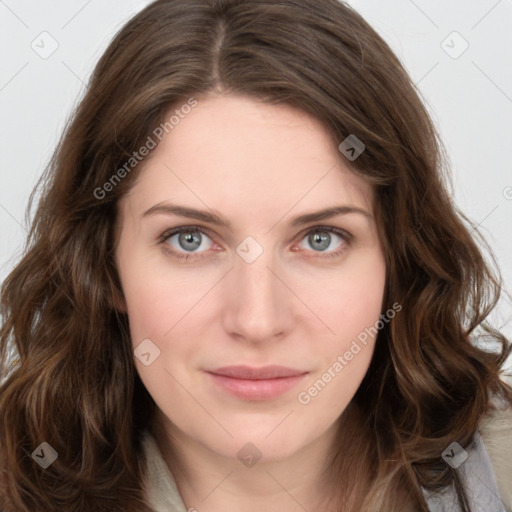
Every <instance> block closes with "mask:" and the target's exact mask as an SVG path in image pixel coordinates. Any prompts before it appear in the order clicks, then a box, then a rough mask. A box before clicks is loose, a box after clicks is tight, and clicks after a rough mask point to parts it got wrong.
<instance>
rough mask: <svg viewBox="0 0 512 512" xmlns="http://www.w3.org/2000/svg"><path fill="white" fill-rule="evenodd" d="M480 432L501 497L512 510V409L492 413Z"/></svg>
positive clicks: (501, 409)
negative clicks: (511, 483)
mask: <svg viewBox="0 0 512 512" xmlns="http://www.w3.org/2000/svg"><path fill="white" fill-rule="evenodd" d="M478 430H479V432H480V435H481V436H482V440H483V442H484V445H485V448H486V450H487V454H488V455H489V459H490V461H491V464H492V467H493V470H494V475H495V477H496V483H497V485H498V489H499V492H500V497H501V499H502V501H503V502H504V504H505V505H506V506H507V507H508V508H509V509H511V510H512V486H511V485H510V482H511V481H512V407H510V406H509V407H507V408H503V407H500V408H497V409H495V410H492V411H490V412H489V413H488V414H487V415H486V416H485V417H484V418H483V419H482V421H481V423H480V426H479V428H478Z"/></svg>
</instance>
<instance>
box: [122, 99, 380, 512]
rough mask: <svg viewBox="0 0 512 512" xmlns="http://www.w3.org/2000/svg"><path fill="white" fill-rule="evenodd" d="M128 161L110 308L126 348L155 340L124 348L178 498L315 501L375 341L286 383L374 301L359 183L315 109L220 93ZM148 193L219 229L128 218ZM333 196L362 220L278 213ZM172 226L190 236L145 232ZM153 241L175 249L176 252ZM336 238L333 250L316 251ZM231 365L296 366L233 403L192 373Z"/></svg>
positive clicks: (322, 356)
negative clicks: (134, 168)
mask: <svg viewBox="0 0 512 512" xmlns="http://www.w3.org/2000/svg"><path fill="white" fill-rule="evenodd" d="M340 142H341V141H340ZM141 166H142V170H141V172H140V174H139V175H138V177H137V180H136V183H135V185H134V187H133V188H132V189H131V190H130V192H129V193H128V194H126V195H125V196H124V197H123V198H122V199H121V200H120V202H119V205H118V206H119V218H118V221H119V239H118V244H117V247H116V262H117V266H118V270H119V275H120V279H121V284H122V289H123V293H124V301H123V303H122V304H121V305H120V309H121V310H123V311H124V312H126V313H127V314H128V317H129V321H130V331H131V338H132V342H133V348H134V349H135V348H136V347H137V346H138V345H139V344H140V343H141V342H142V340H144V339H148V338H149V339H150V340H151V341H152V343H154V345H155V346H157V347H158V349H159V350H160V355H159V356H158V357H157V358H156V359H154V361H153V362H152V363H151V364H150V365H148V366H146V365H144V364H142V362H141V361H140V360H139V359H138V358H137V357H135V358H134V360H135V363H136V367H137V371H138V373H139V375H140V377H141V379H142V381H143V383H144V385H145V386H146V387H147V389H148V391H149V393H150V394H151V396H152V397H153V399H154V400H155V402H156V404H157V406H158V409H159V410H158V414H157V418H156V422H155V427H154V431H155V436H156V439H157V443H158V445H159V447H160V449H161V451H162V454H163V456H164V458H165V460H166V462H167V464H168V465H169V467H170V468H171V470H172V472H173V474H174V477H175V479H176V482H177V485H178V488H179V490H180V494H181V496H182V498H183V501H184V503H185V505H186V507H187V508H192V507H194V508H195V509H197V510H198V511H201V512H206V511H207V512H217V511H221V510H222V511H226V510H241V511H261V510H265V511H270V512H272V511H283V510H286V511H289V512H295V511H301V512H303V510H304V508H305V509H306V510H315V507H317V508H316V509H317V510H318V509H321V508H318V507H322V506H326V505H325V495H326V493H327V491H328V489H327V488H326V487H327V486H326V483H325V482H326V480H325V478H323V477H322V472H323V471H324V469H325V466H326V461H327V460H328V458H329V456H330V454H332V453H333V446H334V445H335V444H338V442H337V441H336V439H335V431H336V427H337V424H338V421H339V418H340V416H341V414H342V413H343V411H344V410H345V408H346V407H347V405H348V404H349V402H350V401H351V399H352V397H353V396H354V394H355V392H356V390H357V388H358V386H359V385H360V383H361V381H362V379H363V377H364V375H365V373H366V371H367V369H368V366H369V364H370V360H371V357H372V354H373V348H374V343H375V339H374V338H373V339H372V338H371V337H370V338H369V339H368V344H367V345H366V346H365V347H364V348H363V349H362V350H361V351H360V352H359V353H358V354H357V355H355V356H354V357H353V359H352V360H351V361H349V362H348V364H347V365H346V366H344V368H343V370H342V371H340V372H339V373H337V374H336V376H335V377H334V378H332V380H331V382H329V383H328V384H327V385H326V386H325V388H324V389H323V390H322V391H321V392H319V393H318V394H317V395H316V396H315V397H314V398H312V399H311V401H310V402H309V403H308V404H306V405H304V404H301V403H299V401H298V399H297V395H298V393H299V392H301V391H305V390H306V391H307V390H308V388H309V387H310V386H311V385H312V384H313V383H314V382H315V381H317V380H318V379H319V378H321V376H322V374H324V373H325V372H326V371H327V369H328V368H329V367H332V365H333V363H334V362H335V361H336V360H337V358H338V356H339V355H343V354H344V353H345V352H346V351H347V350H348V349H349V347H350V345H351V343H352V342H353V340H355V339H356V337H357V336H358V334H360V333H361V332H362V331H363V330H364V329H365V328H366V327H369V326H373V325H374V324H375V322H376V321H377V320H378V319H379V315H380V314H381V313H382V301H383V294H384V287H385V278H386V267H385V261H384V255H383V251H382V247H381V245H380V243H379V237H378V233H377V228H376V223H375V219H374V213H373V201H374V199H373V190H372V188H371V186H370V185H369V184H368V183H367V182H365V181H364V180H363V179H362V178H361V177H358V176H357V175H355V174H354V173H353V172H351V170H350V168H349V167H348V161H347V160H346V159H345V157H344V156H343V155H341V153H340V152H339V150H338V148H337V144H336V143H335V142H334V141H332V140H331V138H330V136H329V134H328V133H327V131H326V130H325V128H324V127H323V126H322V125H321V124H320V123H319V122H318V121H317V120H316V119H315V118H312V117H310V116H309V115H306V114H305V113H303V112H302V111H299V110H297V109H294V108H292V107H290V106H287V105H278V106H269V105H265V104H263V103H260V102H257V101H255V100H254V99H250V98H246V97H243V96H233V95H229V96H226V95H217V94H216V95H213V94H210V95H208V96H207V97H205V98H202V99H200V100H199V103H198V105H197V106H196V107H195V108H194V109H193V110H192V111H191V112H190V113H189V114H188V115H187V116H186V117H185V118H184V119H182V120H181V121H180V123H179V124H178V125H176V126H175V127H174V129H173V130H172V131H171V132H170V133H169V134H168V135H165V136H164V138H163V140H162V142H161V143H160V144H159V145H158V146H157V147H156V148H155V149H154V150H153V151H152V152H151V155H150V157H148V158H147V159H146V160H145V161H144V162H143V163H142V164H141ZM162 202H171V203H173V204H179V205H184V206H188V207H191V208H196V209H201V210H209V211H210V212H211V211H214V212H215V213H217V214H218V215H219V216H220V217H222V218H224V219H226V220H228V221H230V222H231V224H232V225H231V227H230V228H228V227H224V226H216V225H212V224H210V223H207V222H203V221H198V220H195V219H191V218H183V217H178V216H175V215H169V214H165V213H155V214H153V215H147V216H143V213H144V212H145V211H147V210H148V209H149V208H151V207H152V206H154V205H156V204H159V203H162ZM337 205H352V206H356V207H358V208H361V209H363V210H365V211H366V212H368V214H369V216H365V215H363V214H359V213H348V214H344V215H337V216H335V217H332V218H329V219H324V220H321V221H316V222H310V223H308V224H306V225H304V226H298V227H297V226H295V227H294V226H292V225H291V224H290V222H291V219H293V218H294V217H295V216H298V215H301V214H304V213H310V212H314V211H318V210H321V209H324V208H327V207H330V206H337ZM180 226H192V227H195V226H199V227H202V228H204V229H205V231H206V234H201V233H200V234H199V235H196V236H199V237H200V238H201V240H202V241H201V245H200V247H198V248H193V249H190V245H187V240H184V241H183V240H182V243H181V244H180V239H179V234H178V235H174V236H172V237H171V238H169V239H167V240H166V241H163V242H162V241H161V236H162V234H164V233H165V232H166V231H169V230H170V229H171V228H177V227H180ZM318 226H323V227H324V228H325V227H331V226H332V227H335V228H339V229H343V230H345V231H347V232H348V233H350V235H351V236H352V239H351V241H350V242H349V241H347V240H345V239H343V238H342V237H341V236H339V235H337V234H336V233H328V234H327V238H328V237H329V236H330V242H329V240H327V241H326V243H325V245H326V246H327V248H324V249H322V247H325V246H322V245H321V244H320V246H319V245H318V244H315V240H314V239H311V237H309V238H308V234H311V233H312V234H315V233H316V234H318V235H322V233H324V236H325V229H318ZM193 234H194V233H192V235H193ZM248 236H251V237H253V238H254V239H255V240H256V241H257V242H258V244H259V245H260V246H261V247H262V248H263V253H262V254H261V255H259V256H258V257H257V258H256V259H255V260H254V261H253V262H252V263H247V262H246V261H245V260H244V259H243V258H242V257H240V256H239V254H238V253H237V252H236V249H237V247H238V246H239V245H240V244H241V242H242V241H243V240H244V239H245V238H246V237H248ZM183 244H184V245H183ZM166 247H167V248H170V249H174V250H175V251H176V252H178V253H181V254H183V255H186V254H189V255H190V257H189V259H186V260H185V259H178V258H177V257H174V256H172V254H171V253H169V252H168V251H166V250H165V248H166ZM194 247H196V246H194ZM187 248H188V252H187ZM338 249H342V252H341V254H340V255H338V256H335V257H329V254H333V253H335V252H336V251H337V250H338ZM193 254H195V255H196V258H195V259H194V258H193V256H192V255H193ZM197 255H200V256H203V257H202V258H201V257H197ZM235 364H245V365H249V366H253V367H261V366H265V365H270V364H279V365H284V366H288V367H292V368H296V369H301V370H303V371H307V372H309V373H308V375H307V376H306V377H305V378H304V379H303V381H301V382H300V383H299V384H298V385H297V386H296V387H295V388H293V389H292V390H290V391H288V392H286V393H285V394H284V395H282V396H280V397H278V398H274V399H270V400H264V401H253V400H243V399H240V398H237V397H233V396H231V395H228V394H227V393H225V392H224V391H223V390H221V389H219V388H218V387H217V386H215V385H214V384H213V383H212V380H211V376H210V375H208V374H207V373H205V371H204V370H205V369H212V368H216V367H220V366H227V365H235ZM248 442H251V443H253V445H255V446H256V447H257V449H258V450H259V452H261V454H262V458H261V459H260V460H259V461H258V462H257V463H256V464H255V465H254V466H253V467H246V466H245V465H244V464H242V463H241V462H240V460H239V459H238V457H237V452H238V451H239V450H240V449H241V448H242V447H243V446H244V445H245V444H246V443H248ZM205 497H206V498H205ZM324 510H327V509H326V508H324Z"/></svg>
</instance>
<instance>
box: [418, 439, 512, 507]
mask: <svg viewBox="0 0 512 512" xmlns="http://www.w3.org/2000/svg"><path fill="white" fill-rule="evenodd" d="M450 446H451V445H450ZM448 448H450V447H448ZM459 449H460V447H459ZM443 455H444V457H443V458H444V460H445V461H450V459H452V460H453V459H457V457H460V459H459V461H457V460H455V461H454V462H455V464H454V465H453V467H454V468H455V470H456V471H457V472H458V474H459V475H460V477H461V480H462V484H463V485H464V489H465V491H466V494H467V496H468V500H469V505H470V509H471V511H473V512H510V509H508V508H506V507H505V504H504V503H503V501H502V500H501V498H500V494H499V491H498V486H497V483H496V477H495V475H494V471H493V469H492V465H491V461H490V459H489V455H488V454H487V450H486V449H485V445H484V442H483V440H482V436H481V435H480V433H479V432H478V431H476V432H475V435H474V437H473V443H472V445H471V446H470V447H468V448H467V449H466V450H463V451H462V452H458V450H457V447H453V448H452V449H449V450H448V449H447V450H445V451H444V452H443ZM466 456H467V458H466ZM462 459H465V460H464V461H463V462H461V461H462ZM448 463H449V462H447V464H448ZM459 463H460V465H458V464H459ZM511 484H512V483H511ZM423 495H424V496H425V499H426V500H427V503H428V507H429V510H430V512H460V507H459V506H458V504H457V495H456V492H455V488H454V487H453V485H452V486H451V487H449V488H448V489H447V490H446V491H444V492H443V493H435V494H432V493H428V492H426V491H425V490H423Z"/></svg>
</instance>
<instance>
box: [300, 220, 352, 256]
mask: <svg viewBox="0 0 512 512" xmlns="http://www.w3.org/2000/svg"><path fill="white" fill-rule="evenodd" d="M333 235H334V238H338V239H340V240H341V241H340V243H338V245H336V246H335V247H334V249H335V250H331V251H327V250H326V249H328V248H329V246H331V244H332V240H333ZM351 238H352V237H351V235H350V234H349V233H347V232H346V231H345V230H343V229H339V228H334V227H324V226H316V227H315V228H313V229H310V230H309V231H308V232H307V233H306V234H305V236H304V238H303V239H302V240H305V243H306V244H307V245H308V246H309V247H313V248H314V251H313V252H315V253H318V254H317V255H315V256H313V257H316V256H319V257H327V258H330V257H336V256H340V255H341V254H342V253H343V252H345V250H346V249H347V247H348V245H349V243H350V241H351ZM301 247H304V246H303V245H302V246H301ZM317 249H318V250H317ZM322 253H325V254H322Z"/></svg>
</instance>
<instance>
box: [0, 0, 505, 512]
mask: <svg viewBox="0 0 512 512" xmlns="http://www.w3.org/2000/svg"><path fill="white" fill-rule="evenodd" d="M210 91H219V92H221V93H223V94H231V93H233V94H242V95H245V96H247V97H250V98H253V99H254V100H257V101H262V102H266V103H268V104H287V105H291V106H293V107H295V108H297V109H301V110H303V111H305V112H307V113H309V114H311V115H313V116H314V117H315V118H317V119H318V120H320V121H321V122H322V123H323V125H324V126H325V127H326V129H327V130H328V131H329V133H330V134H331V136H332V139H333V141H335V142H336V145H338V144H339V143H340V142H341V141H343V140H344V139H345V138H346V137H347V136H348V135H349V134H355V135H356V136H357V137H358V138H359V139H360V140H361V141H363V142H364V144H365V151H364V152H363V153H362V154H361V155H360V156H359V157H358V158H357V160H354V161H353V162H350V167H351V169H352V170H353V172H355V173H357V174H358V175H360V176H362V177H363V178H365V179H366V180H368V182H370V183H371V184H372V186H373V187H374V189H375V211H376V215H377V222H378V227H379V233H380V237H381V239H382V245H383V248H384V251H385V257H386V264H387V279H386V290H385V302H384V307H383V311H385V310H387V309H388V308H389V307H390V305H391V304H393V303H395V302H398V303H399V304H400V305H401V306H402V312H401V314H399V315H396V316H395V318H393V320H392V321H391V322H389V324H387V325H386V326H385V327H384V328H383V329H382V330H381V331H380V332H379V335H378V341H377V344H376V348H375V354H374V357H373V359H372V361H371V364H370V367H369V369H368V372H367V374H366V376H365V378H364V380H363V382H362V384H361V386H360V387H359V389H358V391H357V392H356V394H355V396H354V399H353V400H352V402H351V404H350V405H349V408H348V409H347V410H348V411H353V417H354V418H355V417H356V416H357V417H358V418H359V419H358V422H357V425H356V427H354V428H353V431H352V435H353V439H354V442H353V443H351V446H350V448H349V449H348V451H347V450H345V451H343V453H341V446H340V447H339V448H337V449H338V452H339V453H337V454H336V456H335V457H333V461H332V464H331V466H330V469H331V472H332V475H333V478H336V479H337V484H336V486H335V488H336V491H335V492H336V496H337V499H338V501H339V503H340V504H339V505H338V508H337V510H340V511H342V510H343V511H346V508H345V507H343V505H342V503H343V502H346V503H351V506H352V508H350V510H355V509H357V510H361V511H365V512H375V511H376V510H379V511H388V512H390V511H396V510H399V509H400V506H401V504H402V503H403V496H402V495H401V493H403V492H404V489H405V492H406V496H407V499H408V500H410V501H411V503H414V506H415V507H416V508H417V510H421V511H426V510H428V509H427V506H426V503H425V500H424V498H423V495H422V492H421V486H423V487H425V488H426V489H430V490H436V489H441V488H442V487H443V486H446V485H448V484H450V483H452V482H454V483H455V486H456V488H457V490H458V495H459V501H460V506H461V510H463V511H469V507H468V505H467V499H466V497H465V493H464V489H463V488H462V487H461V483H460V482H459V480H458V477H457V474H456V473H455V471H454V470H453V469H452V468H451V467H449V466H448V465H447V464H445V463H444V461H443V460H442V459H441V453H442V452H443V450H444V449H445V448H446V446H448V445H449V444H450V443H451V442H452V441H454V440H455V441H458V442H459V443H460V444H461V445H462V446H467V445H468V443H469V442H470V441H471V439H472V436H473V434H474V432H475V430H476V429H477V428H478V425H479V422H480V421H481V420H482V418H483V417H484V415H485V414H487V413H488V412H489V411H490V410H491V408H492V407H493V398H492V397H493V396H498V397H501V398H502V399H504V400H505V401H507V402H508V403H512V389H511V388H510V386H508V385H507V384H505V382H504V381H503V380H501V379H500V374H501V373H502V372H503V370H502V367H503V363H504V362H505V360H506V358H507V356H508V355H509V354H510V351H511V345H510V341H509V340H507V339H506V338H505V337H504V335H503V334H501V333H500V332H499V331H498V330H497V329H495V328H493V327H491V326H490V325H488V323H487V321H486V318H487V316H488V315H489V313H490V312H491V310H492V309H493V308H494V306H495V305H496V303H497V302H498V300H499V297H500V294H501V283H502V281H501V276H500V274H499V271H498V270H495V269H493V267H491V266H490V264H489V263H488V261H487V259H486V258H485V257H484V252H483V248H481V247H480V246H479V242H478V240H477V238H476V237H477V236H478V237H479V239H480V240H481V242H482V243H484V245H485V248H486V249H487V250H488V251H489V253H490V254H492V251H491V250H490V248H489V247H488V245H486V244H485V242H484V240H483V239H482V237H481V235H479V233H478V230H477V229H476V226H474V225H473V224H472V223H471V221H470V220H469V219H467V218H466V217H465V216H464V214H463V213H461V212H460V211H459V210H458V209H457V207H456V205H455V204H454V203H453V201H452V199H451V197H450V193H449V182H448V180H447V178H446V176H447V173H446V170H447V168H448V164H447V161H448V158H447V157H446V152H445V150H444V149H443V145H442V142H441V141H440V139H439V136H438V133H437V132H436V129H435V127H434V125H433V122H432V120H431V119H430V117H429V115H428V113H427V110H426V108H425V106H424V104H423V102H422V100H421V99H420V98H421V95H420V93H419V92H418V90H417V89H416V87H415V85H414V84H413V83H412V81H411V79H410V77H409V76H408V75H407V73H406V71H405V70H404V67H403V66H402V64H401V63H400V61H399V59H398V58H397V57H396V56H395V55H394V54H393V52H392V51H391V49H390V48H389V46H388V45H387V44H386V43H385V42H384V40H383V39H382V38H381V37H380V36H379V35H378V34H377V33H376V32H375V31H374V30H373V29H372V28H371V27H370V26H369V25H368V24H367V22H366V21H365V20H364V19H363V18H362V17H361V16H360V15H359V14H358V13H357V12H355V11H354V10H353V9H352V8H350V7H349V6H348V5H347V4H345V3H342V2H338V1H337V0H315V1H314V2H312V1H306V0H280V1H279V2H274V1H272V0H187V1H184V0H157V1H156V2H153V3H151V4H150V5H149V6H147V7H146V8H145V9H144V10H142V11H141V12H140V13H138V14H137V15H136V16H134V17H133V18H132V19H131V20H130V21H129V22H128V23H127V24H126V25H125V26H124V27H123V28H122V29H121V30H120V31H119V32H118V33H117V35H116V36H115V37H114V39H113V40H112V42H111V43H110V45H109V47H108V48H107V50H106V51H105V52H104V54H103V55H102V57H101V58H100V60H99V62H98V63H97V65H96V67H95V69H94V71H93V73H92V76H91V79H90V81H89V84H88V87H87V89H86V91H85V93H84V96H83V98H81V101H80V103H79V104H78V106H77V107H76V109H75V111H74V112H73V115H72V116H71V118H70V120H69V121H68V123H67V125H66V128H65V130H64V133H63V136H62V137H61V139H60V141H59V143H58V145H57V147H56V149H55V151H54V153H53V155H52V157H51V159H50V161H49V163H48V165H47V167H46V169H45V171H44V173H43V175H42V176H41V179H40V181H39V182H38V183H37V185H36V187H35V188H34V190H33V192H32V194H31V196H30V200H29V206H28V210H27V212H28V211H29V210H30V209H31V205H32V204H33V201H34V196H35V192H36V190H39V189H40V190H41V196H40V198H39V200H38V204H37V209H36V211H35V215H34V217H33V221H32V222H31V227H30V230H29V234H28V236H27V240H26V245H25V247H24V251H23V255H22V257H21V259H20V261H19V262H18V263H17V265H16V266H15V267H14V269H13V270H12V272H11V273H10V274H9V276H8V277H7V278H6V279H5V281H4V283H3V286H2V290H1V310H0V313H1V315H2V326H1V331H0V356H1V359H0V363H1V375H2V379H3V380H2V383H1V386H0V412H1V418H0V450H1V453H2V457H1V459H0V496H1V498H0V507H1V508H2V509H3V510H4V512H14V511H16V512H20V511H23V512H29V511H30V512H34V511H39V510H44V511H46V512H48V511H57V510H63V509H64V510H69V511H71V510H72V511H84V512H85V511H87V512H89V511H90V510H95V511H103V510H105V511H107V510H108V511H109V512H112V511H123V512H131V511H138V512H144V511H146V512H147V511H150V510H151V509H150V507H149V505H148V504H147V503H146V501H145V496H144V489H143V484H142V481H143V477H144V475H145V461H144V457H143V450H142V444H141V439H142V434H143V432H144V430H145V429H146V428H149V427H150V425H151V421H152V418H153V417H154V412H155V407H156V405H155V403H154V401H153V400H152V398H151V396H150V395H149V394H148V392H147V391H146V389H145V388H144V386H143V384H142V382H141V381H140V379H139V377H138V374H137V372H136V369H135V365H134V362H133V353H132V348H131V342H130V336H129V329H128V318H127V316H126V315H125V314H123V313H121V312H119V311H118V309H117V308H116V304H117V303H118V302H117V301H118V300H119V298H122V289H121V286H120V281H119V277H118V274H117V271H116V267H115V264H114V251H115V248H116V226H117V219H118V210H117V204H118V201H119V199H120V198H121V197H122V196H123V195H124V194H125V193H126V192H127V191H128V190H129V188H130V187H131V186H133V183H134V180H135V179H136V176H137V174H138V172H140V169H141V168H142V167H143V164H139V165H137V166H134V168H133V169H129V171H128V170H127V171H126V172H125V173H122V174H123V176H122V178H123V179H118V180H117V179H116V180H115V181H113V180H114V176H117V178H119V177H120V171H119V169H120V168H122V166H123V165H124V164H126V162H127V161H128V160H129V159H130V158H133V153H134V151H136V150H137V149H138V148H140V147H141V146H143V145H144V143H145V142H146V141H147V137H148V136H150V135H151V134H152V133H154V129H155V127H157V126H159V124H160V123H162V121H163V120H164V115H165V114H166V113H168V112H169V109H171V108H174V106H179V105H182V104H185V103H186V102H187V98H190V97H194V98H197V99H198V100H199V101H201V98H202V97H204V96H205V95H206V94H207V93H208V92H210ZM340 158H341V155H340ZM125 170H126V167H125ZM108 184H109V185H108ZM105 190H108V193H104V191H105ZM102 191H103V192H102ZM100 192H101V193H100ZM494 263H495V260H494ZM496 343H497V344H498V347H499V350H491V348H492V347H494V345H495V344H496ZM487 345H488V346H487ZM43 441H45V442H48V443H49V444H50V445H51V446H52V447H53V448H54V449H55V450H56V452H57V453H58V458H57V460H55V462H53V464H51V466H49V467H48V468H46V469H45V470H42V469H41V467H39V465H38V464H36V463H35V461H34V460H33V458H32V457H31V454H32V453H33V452H34V450H35V449H36V448H37V447H38V446H39V445H40V444H41V443H42V442H43ZM347 468H350V469H349V470H347ZM342 475H343V477H342Z"/></svg>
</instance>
